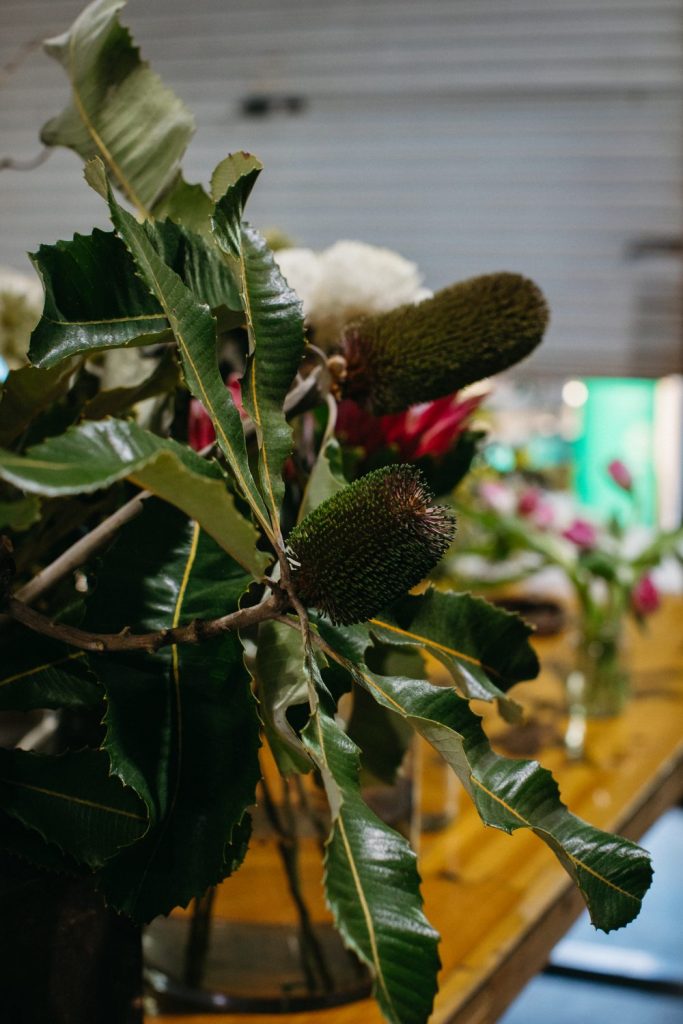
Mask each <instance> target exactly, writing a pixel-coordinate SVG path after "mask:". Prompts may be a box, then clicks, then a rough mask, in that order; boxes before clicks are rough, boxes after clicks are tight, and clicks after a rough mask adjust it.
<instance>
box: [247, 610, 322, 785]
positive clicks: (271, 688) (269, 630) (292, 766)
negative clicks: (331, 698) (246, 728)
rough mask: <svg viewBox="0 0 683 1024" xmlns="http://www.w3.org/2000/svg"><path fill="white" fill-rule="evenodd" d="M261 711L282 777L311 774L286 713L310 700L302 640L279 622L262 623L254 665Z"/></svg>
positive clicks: (307, 761) (299, 741)
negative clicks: (291, 774)
mask: <svg viewBox="0 0 683 1024" xmlns="http://www.w3.org/2000/svg"><path fill="white" fill-rule="evenodd" d="M254 675H255V678H256V684H257V695H258V700H259V710H260V715H261V720H262V722H263V728H264V730H265V733H266V736H267V737H268V744H269V746H270V749H271V751H272V752H273V756H274V758H275V760H276V762H277V765H278V768H279V769H280V771H281V772H282V774H283V775H287V774H289V773H290V772H295V771H298V772H308V771H310V769H311V767H312V766H311V760H310V758H309V756H308V754H307V753H306V750H305V748H304V745H303V743H302V742H301V740H300V739H299V737H298V736H297V735H296V733H295V732H294V730H293V728H292V726H291V725H290V723H289V722H288V720H287V711H288V710H289V708H291V707H294V706H296V705H297V704H305V703H306V701H307V700H308V683H307V681H306V677H305V674H304V670H303V664H302V653H301V638H300V637H299V636H298V634H297V633H295V632H294V631H293V630H291V629H289V628H288V627H287V626H284V625H282V624H281V623H279V622H262V623H261V625H260V626H259V632H258V650H257V655H256V661H255V665H254Z"/></svg>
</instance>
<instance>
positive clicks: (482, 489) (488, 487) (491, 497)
mask: <svg viewBox="0 0 683 1024" xmlns="http://www.w3.org/2000/svg"><path fill="white" fill-rule="evenodd" d="M479 497H480V498H481V500H482V501H483V503H484V504H485V505H488V507H489V508H490V509H492V510H493V511H494V512H500V513H501V515H512V513H513V512H514V510H515V501H516V499H515V493H514V491H513V490H512V489H511V488H510V487H506V486H505V484H500V483H498V482H497V481H496V480H484V482H483V483H482V484H480V485H479Z"/></svg>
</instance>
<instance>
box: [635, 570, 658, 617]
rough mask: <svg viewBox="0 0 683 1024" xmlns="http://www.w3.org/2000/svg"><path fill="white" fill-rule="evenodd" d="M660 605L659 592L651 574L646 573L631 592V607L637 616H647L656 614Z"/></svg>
mask: <svg viewBox="0 0 683 1024" xmlns="http://www.w3.org/2000/svg"><path fill="white" fill-rule="evenodd" d="M660 604H661V597H660V594H659V591H658V590H657V587H656V586H655V585H654V583H653V582H652V577H651V576H650V574H649V573H645V574H644V575H643V576H641V577H640V579H639V580H638V582H637V583H636V585H635V587H634V588H633V590H632V591H631V606H632V607H633V610H634V612H635V613H636V615H640V616H645V615H650V614H651V613H652V612H656V611H657V609H658V608H659V606H660Z"/></svg>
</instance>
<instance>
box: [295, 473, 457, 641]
mask: <svg viewBox="0 0 683 1024" xmlns="http://www.w3.org/2000/svg"><path fill="white" fill-rule="evenodd" d="M433 501H434V499H433V497H432V495H431V494H430V493H429V491H428V490H427V487H426V485H425V482H424V478H423V476H422V474H421V472H420V471H419V470H418V469H416V468H415V466H411V465H402V466H384V467H383V468H382V469H377V470H375V471H374V472H373V473H368V475H367V476H364V477H363V478H362V479H360V480H357V481H356V482H355V483H353V484H350V486H349V487H346V488H344V490H343V491H339V493H338V494H335V495H333V496H332V497H331V498H328V499H327V501H324V502H323V503H322V504H321V505H319V506H318V507H317V508H316V509H314V510H313V512H311V513H310V514H309V515H307V516H306V518H305V519H303V520H302V521H301V522H300V523H299V525H298V526H297V527H295V529H294V530H292V532H291V533H290V535H289V538H288V542H287V547H288V554H289V561H290V566H291V569H292V583H293V584H294V589H295V590H296V593H297V596H298V597H299V598H300V600H301V601H302V602H303V603H304V604H307V605H311V606H312V607H313V608H317V609H319V610H320V611H321V612H324V614H325V615H327V616H329V618H330V619H332V621H333V622H334V623H337V624H349V623H351V622H363V621H364V620H365V619H369V618H371V617H372V616H373V615H375V614H376V613H377V612H378V611H380V609H381V608H384V607H385V606H386V605H387V604H390V603H391V602H392V601H394V600H395V599H396V598H397V597H400V596H401V595H402V594H405V592H406V591H407V590H410V588H411V587H414V586H415V584H417V583H419V582H420V580H422V579H423V578H424V577H425V576H426V575H427V573H428V572H429V571H430V570H431V569H433V568H434V566H435V565H436V564H437V562H438V561H439V559H440V558H441V556H442V555H443V554H444V552H445V551H446V549H447V548H448V546H449V544H450V542H451V540H452V539H453V534H454V532H455V520H454V518H453V516H452V514H451V513H450V512H449V511H448V509H445V508H442V507H440V506H438V505H434V504H433Z"/></svg>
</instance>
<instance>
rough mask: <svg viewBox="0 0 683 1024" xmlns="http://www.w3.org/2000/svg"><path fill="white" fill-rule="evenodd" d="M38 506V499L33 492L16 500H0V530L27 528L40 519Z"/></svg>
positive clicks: (39, 505) (19, 530) (17, 530)
mask: <svg viewBox="0 0 683 1024" xmlns="http://www.w3.org/2000/svg"><path fill="white" fill-rule="evenodd" d="M40 508H41V504H40V500H39V499H38V498H37V497H36V496H35V495H34V494H31V495H29V496H27V497H25V498H19V499H18V500H17V501H0V530H3V529H9V530H15V531H16V532H21V531H22V530H28V528H29V526H33V524H34V523H35V522H37V521H38V520H39V519H40Z"/></svg>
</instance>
